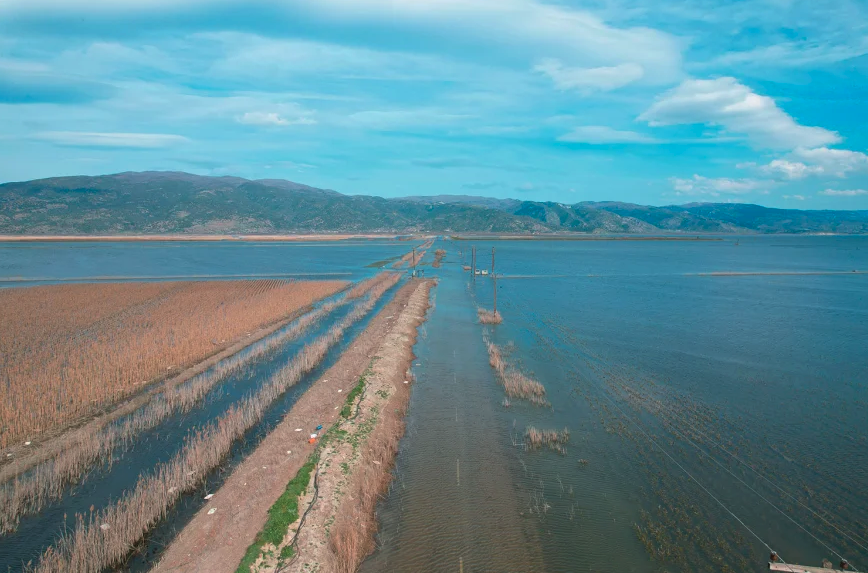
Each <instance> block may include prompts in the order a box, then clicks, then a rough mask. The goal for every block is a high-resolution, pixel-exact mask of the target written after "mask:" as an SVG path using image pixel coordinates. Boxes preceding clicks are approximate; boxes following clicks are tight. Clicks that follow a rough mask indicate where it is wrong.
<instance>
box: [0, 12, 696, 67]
mask: <svg viewBox="0 0 868 573" xmlns="http://www.w3.org/2000/svg"><path fill="white" fill-rule="evenodd" d="M238 14H243V15H244V18H243V19H242V22H238V23H237V24H236V23H235V22H232V25H233V27H234V26H236V25H237V26H243V27H244V28H246V29H248V30H250V31H252V32H254V33H262V34H267V35H272V36H273V35H275V33H278V34H279V33H280V32H281V31H282V30H286V34H287V35H289V34H291V33H292V32H293V31H295V30H298V29H299V27H301V28H303V29H304V28H309V29H313V30H315V31H316V32H317V33H318V35H319V36H320V37H329V38H334V39H336V40H337V39H338V38H344V39H345V38H348V37H353V36H354V35H355V34H356V32H358V31H363V32H365V36H366V37H368V38H372V39H374V41H375V42H377V43H378V44H379V45H380V46H381V47H385V46H388V45H391V46H394V45H395V43H396V41H399V42H403V43H404V44H406V45H407V46H408V47H410V48H414V49H415V48H417V47H419V46H425V45H430V44H431V42H432V41H433V42H440V43H442V41H443V39H444V38H449V40H448V42H445V43H444V47H445V48H447V49H453V50H454V52H453V53H455V54H461V55H462V56H463V57H465V58H466V55H467V54H468V53H474V54H477V55H479V56H480V57H482V58H483V59H484V58H485V56H486V54H494V53H496V54H497V56H498V58H503V57H509V58H512V59H513V61H516V62H517V61H525V62H526V61H528V60H531V61H533V60H536V59H538V58H541V57H557V58H559V59H561V60H563V61H565V62H567V63H568V64H569V65H571V66H580V67H587V68H595V67H607V66H619V65H621V64H626V63H635V64H637V65H639V66H641V67H642V68H643V69H644V70H645V72H646V75H647V78H648V79H649V81H653V82H655V83H658V84H662V83H667V82H672V81H674V80H676V79H677V78H678V77H679V76H680V75H681V52H682V49H683V48H684V46H685V42H684V41H682V40H680V39H678V38H676V37H674V36H672V35H669V34H666V33H663V32H660V31H658V30H654V29H650V28H646V27H638V26H637V27H623V28H618V27H615V26H613V25H610V24H608V23H606V22H605V21H603V20H602V19H601V18H600V17H599V16H597V15H595V14H593V13H591V12H590V11H586V10H580V9H575V8H571V7H567V6H565V5H559V4H556V3H554V2H544V1H540V0H412V1H411V0H403V1H395V0H318V1H317V2H310V1H309V0H260V1H256V2H249V1H247V0H126V1H118V2H108V1H106V0H4V1H3V2H2V3H0V17H2V18H4V19H8V21H10V22H12V23H14V24H22V25H24V26H25V27H29V28H32V27H38V26H40V25H44V26H46V27H48V28H54V29H56V26H57V25H58V24H60V23H66V24H68V26H69V27H70V29H71V30H74V29H75V28H76V27H78V26H82V22H84V24H83V28H84V30H85V31H86V32H91V33H92V31H93V30H97V31H100V28H99V27H100V26H101V25H102V26H108V25H110V26H113V27H117V26H123V25H125V24H127V23H135V31H136V32H139V33H145V32H147V31H148V30H149V28H152V27H159V26H163V25H164V24H165V22H171V23H172V26H173V27H174V28H176V29H187V30H195V29H200V30H208V29H212V30H213V29H214V23H215V21H218V20H219V19H220V18H221V17H222V18H226V19H228V18H230V17H231V18H237V15H238ZM396 32H398V33H396ZM70 33H72V32H70ZM468 48H470V49H468Z"/></svg>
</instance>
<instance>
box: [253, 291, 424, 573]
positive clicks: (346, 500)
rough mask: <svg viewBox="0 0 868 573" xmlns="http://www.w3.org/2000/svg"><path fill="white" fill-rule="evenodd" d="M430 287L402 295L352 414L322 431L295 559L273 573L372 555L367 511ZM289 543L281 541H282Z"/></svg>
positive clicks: (346, 568)
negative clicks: (325, 437) (397, 313)
mask: <svg viewBox="0 0 868 573" xmlns="http://www.w3.org/2000/svg"><path fill="white" fill-rule="evenodd" d="M433 286H434V283H433V281H429V282H425V283H422V284H420V285H419V287H418V288H417V289H416V290H415V292H414V293H413V295H412V296H411V297H410V300H409V302H408V304H407V306H406V308H404V310H403V311H402V312H401V315H400V316H399V317H398V321H397V323H396V324H395V325H394V327H393V328H392V330H391V331H390V332H389V334H388V335H387V336H386V338H385V339H384V340H383V342H382V344H380V347H379V349H378V350H377V355H376V356H375V357H374V360H373V363H372V366H371V368H370V370H369V372H368V373H367V375H366V376H365V380H364V382H365V386H364V394H363V395H362V396H361V398H360V400H359V402H358V405H357V412H356V414H355V415H354V416H353V417H351V418H348V419H346V420H341V421H339V422H338V423H337V424H336V425H335V427H334V428H332V430H331V431H330V433H329V440H328V442H327V444H326V445H325V447H324V449H323V451H322V452H321V453H320V459H319V466H318V472H317V474H316V489H315V491H314V488H311V487H309V488H308V494H309V495H308V497H307V498H306V499H304V500H302V503H301V504H300V507H299V510H300V511H305V510H306V515H305V517H304V523H303V525H302V526H301V528H300V530H299V531H298V536H297V538H296V546H295V549H294V551H293V553H294V554H295V557H294V558H293V559H292V560H291V561H288V562H287V563H286V564H284V566H283V567H282V568H281V571H287V572H299V573H301V572H307V571H328V572H332V571H339V572H346V573H351V572H352V571H355V570H356V569H357V568H358V566H359V565H360V564H361V562H362V561H363V560H364V559H365V557H367V556H368V555H369V554H370V553H371V552H372V551H373V550H374V535H375V534H376V532H377V520H376V515H375V513H374V512H375V509H376V504H377V501H378V500H379V498H380V496H381V495H382V494H383V492H385V490H386V489H387V488H388V485H389V482H390V481H391V477H392V475H391V469H392V467H393V465H394V460H395V455H396V454H397V451H398V442H399V441H400V439H401V436H403V435H404V413H405V411H406V409H407V404H408V402H409V399H410V392H409V378H408V371H409V368H410V364H411V363H412V360H413V345H414V344H415V342H416V338H417V329H418V328H419V325H420V324H422V322H423V321H424V320H425V313H426V311H427V309H428V304H429V303H428V301H429V293H430V290H431V288H432V287H433ZM314 495H315V497H314ZM291 539H292V536H287V539H285V542H289V541H290V540H291ZM275 553H277V552H275ZM271 561H272V562H271V563H268V562H266V563H264V564H263V565H265V567H261V568H260V569H259V571H274V570H275V569H276V567H275V566H276V565H277V560H276V559H272V560H271Z"/></svg>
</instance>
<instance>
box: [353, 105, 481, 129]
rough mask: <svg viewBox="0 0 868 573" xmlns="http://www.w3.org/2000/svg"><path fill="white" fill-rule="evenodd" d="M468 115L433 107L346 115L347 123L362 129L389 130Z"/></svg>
mask: <svg viewBox="0 0 868 573" xmlns="http://www.w3.org/2000/svg"><path fill="white" fill-rule="evenodd" d="M469 117H470V116H468V115H461V114H453V113H444V112H441V111H438V110H434V109H424V108H423V109H406V110H401V109H399V110H385V111H381V110H369V111H360V112H356V113H353V114H350V115H349V116H348V120H349V124H350V125H351V126H353V127H361V128H363V129H375V130H383V131H391V130H396V129H402V128H407V127H435V126H442V125H444V124H454V123H455V122H456V121H459V120H462V119H467V118H469Z"/></svg>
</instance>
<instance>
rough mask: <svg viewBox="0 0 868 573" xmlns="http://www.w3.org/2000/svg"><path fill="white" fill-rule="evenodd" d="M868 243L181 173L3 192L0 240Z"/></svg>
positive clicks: (731, 225)
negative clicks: (397, 237)
mask: <svg viewBox="0 0 868 573" xmlns="http://www.w3.org/2000/svg"><path fill="white" fill-rule="evenodd" d="M327 232H339V233H375V232H381V233H407V232H438V233H440V232H442V233H448V232H456V233H460V232H491V233H550V232H579V233H644V234H654V233H757V232H758V233H818V232H828V233H866V232H868V211H799V210H788V209H769V208H766V207H761V206H758V205H745V204H715V203H701V204H691V205H681V206H666V207H648V206H642V205H634V204H629V203H613V202H604V203H593V202H583V203H577V204H575V205H564V204H561V203H553V202H536V201H518V200H515V199H492V198H487V197H471V196H463V195H462V196H450V195H438V196H433V197H406V198H401V199H384V198H382V197H374V196H361V195H359V196H350V195H342V194H341V193H338V192H336V191H330V190H325V189H317V188H315V187H310V186H307V185H302V184H299V183H293V182H291V181H284V180H273V179H263V180H255V181H252V180H248V179H242V178H239V177H204V176H199V175H191V174H189V173H178V172H143V173H119V174H115V175H103V176H98V177H85V176H81V177H57V178H52V179H40V180H36V181H26V182H18V183H6V184H3V185H0V234H43V235H50V234H159V233H197V234H202V233H220V234H233V233H238V234H256V233H327Z"/></svg>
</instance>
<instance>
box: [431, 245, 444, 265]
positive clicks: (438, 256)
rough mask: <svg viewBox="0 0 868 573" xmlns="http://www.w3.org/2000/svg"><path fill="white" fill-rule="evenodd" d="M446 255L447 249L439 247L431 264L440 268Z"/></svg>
mask: <svg viewBox="0 0 868 573" xmlns="http://www.w3.org/2000/svg"><path fill="white" fill-rule="evenodd" d="M445 256H446V251H445V250H443V249H437V250H436V251H434V262H433V263H431V266H432V267H434V268H435V269H439V268H440V266H441V265H442V263H443V257H445Z"/></svg>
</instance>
